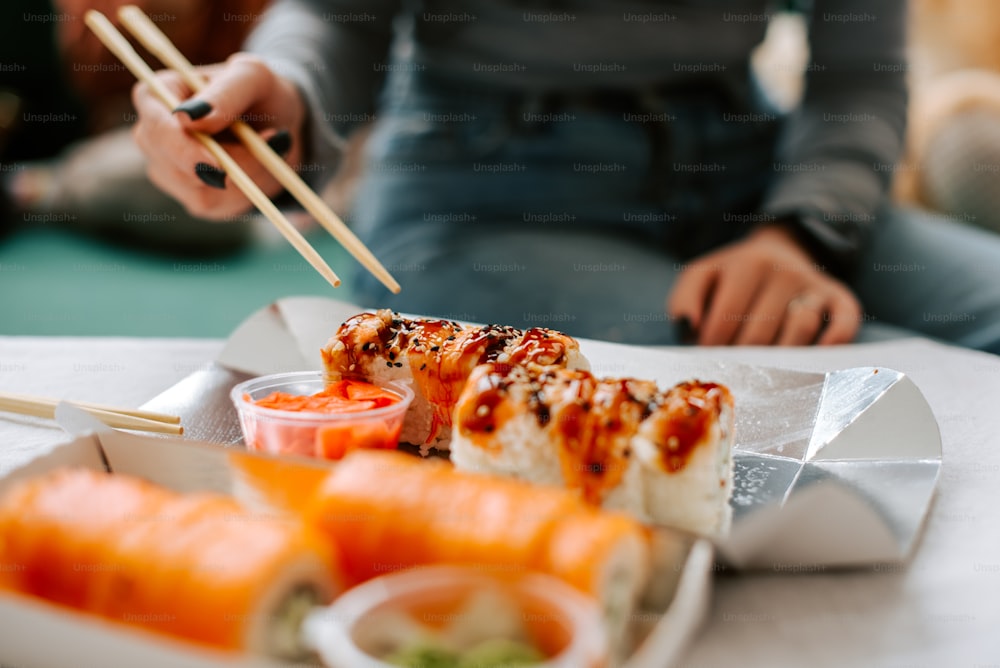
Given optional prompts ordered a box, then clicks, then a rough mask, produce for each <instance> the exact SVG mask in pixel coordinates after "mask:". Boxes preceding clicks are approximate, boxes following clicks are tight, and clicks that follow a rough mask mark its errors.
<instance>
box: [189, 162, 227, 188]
mask: <svg viewBox="0 0 1000 668" xmlns="http://www.w3.org/2000/svg"><path fill="white" fill-rule="evenodd" d="M194 173H195V175H197V177H198V178H199V179H201V181H202V183H204V184H205V185H206V186H211V187H213V188H218V189H219V190H225V189H226V173H225V172H224V171H222V170H221V169H219V168H218V167H213V166H212V165H210V164H208V163H206V162H199V163H198V164H197V165H195V166H194Z"/></svg>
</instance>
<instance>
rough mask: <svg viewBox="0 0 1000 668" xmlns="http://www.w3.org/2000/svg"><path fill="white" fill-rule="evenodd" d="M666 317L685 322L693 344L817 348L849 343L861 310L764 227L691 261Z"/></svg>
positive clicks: (800, 252)
mask: <svg viewBox="0 0 1000 668" xmlns="http://www.w3.org/2000/svg"><path fill="white" fill-rule="evenodd" d="M667 312H668V313H669V314H670V315H671V316H672V317H673V318H674V319H682V318H686V319H687V320H688V321H689V322H690V324H691V327H692V329H693V331H694V332H696V334H697V343H698V344H699V345H733V344H735V345H808V344H813V343H816V344H820V345H823V344H836V343H847V342H849V341H851V340H852V339H853V338H854V335H855V334H856V333H857V330H858V327H859V324H860V319H861V304H860V303H859V302H858V300H857V298H856V297H855V296H854V294H853V293H851V291H850V290H849V289H848V288H847V286H845V285H844V284H843V283H841V282H840V281H838V280H837V279H835V278H833V277H831V276H829V275H828V274H826V273H825V272H824V271H823V269H822V267H820V266H818V265H817V264H816V263H815V261H814V260H813V258H812V257H811V256H810V255H809V253H807V252H806V250H805V249H803V248H802V247H801V246H800V245H799V243H798V242H797V241H796V240H795V238H794V236H793V235H792V233H791V232H790V231H788V230H786V229H784V228H782V227H779V226H776V225H771V226H766V227H761V228H759V229H757V230H755V231H754V232H752V233H751V234H749V235H748V236H747V237H746V238H744V239H742V240H740V241H737V242H735V243H732V244H730V245H728V246H724V247H723V248H720V249H719V250H716V251H713V252H711V253H709V254H707V255H704V256H702V257H700V258H698V259H696V260H695V261H693V262H691V263H690V264H689V265H688V266H687V267H686V268H685V269H684V271H683V272H682V273H681V275H680V276H679V277H678V279H677V283H676V285H675V286H674V289H673V291H672V292H671V294H670V296H669V298H668V300H667Z"/></svg>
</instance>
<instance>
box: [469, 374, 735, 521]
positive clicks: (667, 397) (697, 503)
mask: <svg viewBox="0 0 1000 668" xmlns="http://www.w3.org/2000/svg"><path fill="white" fill-rule="evenodd" d="M453 434H454V435H453V438H452V443H451V459H452V462H453V463H454V464H455V466H456V467H457V468H459V469H463V470H470V471H477V472H484V473H493V474H501V475H507V476H513V477H516V478H521V479H524V480H528V481H531V482H535V483H539V484H551V485H559V486H563V487H567V488H569V489H571V490H574V491H575V492H576V493H577V494H579V495H580V496H581V497H582V498H583V499H584V500H586V501H588V502H590V503H592V504H593V505H596V506H601V507H604V508H613V509H619V510H625V511H627V512H629V513H631V514H632V515H633V516H635V517H636V518H638V519H640V520H641V521H644V522H649V523H655V524H662V525H667V526H672V527H675V528H680V529H685V530H689V531H693V532H696V533H701V534H709V535H712V534H718V533H720V532H723V531H725V530H726V529H727V528H728V525H729V518H730V514H731V511H730V508H729V496H730V493H731V489H732V477H733V470H732V444H733V399H732V396H731V394H730V392H729V390H728V389H726V388H725V387H724V386H721V385H717V384H714V383H702V382H697V381H692V382H687V383H681V384H679V385H677V386H675V387H672V388H670V389H668V390H665V391H664V390H660V389H659V388H658V387H657V385H656V383H655V382H653V381H649V380H639V379H632V378H616V379H600V378H596V377H595V376H593V375H592V374H591V373H590V372H588V371H583V370H570V369H564V368H559V367H541V366H533V365H527V366H511V365H508V364H499V363H491V364H484V365H482V366H480V367H477V368H476V369H475V370H474V371H473V372H472V374H471V375H470V378H469V381H468V383H467V384H466V386H465V390H464V392H463V393H462V395H461V396H460V397H459V399H458V402H457V404H456V407H455V415H454V429H453Z"/></svg>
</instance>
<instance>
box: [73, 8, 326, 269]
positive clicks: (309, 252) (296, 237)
mask: <svg viewBox="0 0 1000 668" xmlns="http://www.w3.org/2000/svg"><path fill="white" fill-rule="evenodd" d="M84 21H85V22H86V24H87V27H89V28H90V29H91V30H92V31H93V32H94V34H95V35H97V37H98V39H100V40H101V42H103V43H104V45H105V46H106V47H108V49H110V50H111V52H112V53H114V54H115V56H117V57H118V60H120V61H121V62H122V64H124V65H125V67H127V68H128V69H129V70H130V71H131V72H132V74H133V75H135V77H136V78H137V79H139V81H142V82H143V83H145V84H146V85H148V86H149V87H150V89H151V90H152V91H153V93H154V94H155V95H156V96H157V97H158V98H160V101H161V102H163V103H164V104H165V105H167V107H168V108H170V109H174V108H176V107H177V105H178V104H180V100H178V99H177V98H176V97H175V96H174V94H173V93H172V92H170V90H169V89H168V88H167V87H166V86H164V85H163V83H162V82H161V81H160V80H159V79H158V78H157V77H156V75H155V74H154V73H153V70H151V69H150V68H149V65H147V64H146V62H145V61H144V60H143V59H142V58H141V57H140V56H139V54H138V53H136V51H135V49H133V48H132V45H131V44H129V42H128V40H127V39H125V37H124V36H123V35H122V34H121V33H120V32H118V29H117V28H115V27H114V25H112V24H111V21H109V20H108V19H107V17H106V16H104V14H101V13H100V12H98V11H96V10H93V9H91V10H89V11H87V13H86V15H85V18H84ZM194 137H195V138H196V139H197V140H198V141H200V142H201V143H202V144H203V145H204V146H205V148H207V149H208V151H209V153H211V154H212V155H213V156H214V157H215V159H216V160H218V161H219V164H220V165H222V169H223V170H224V171H225V172H226V175H227V176H228V177H229V179H230V180H231V181H232V182H233V183H234V184H236V187H238V188H239V189H240V190H241V191H242V192H243V194H244V195H246V196H247V199H249V200H250V201H251V202H252V203H253V204H254V206H256V207H257V208H258V209H259V210H260V212H261V213H263V214H264V215H265V216H267V218H268V220H270V221H271V222H272V223H273V224H274V226H275V227H276V228H278V231H279V232H281V234H282V235H283V236H284V237H285V239H287V240H288V243H290V244H291V245H292V246H293V247H294V248H295V250H297V251H298V252H299V254H300V255H302V257H303V258H305V260H306V261H307V262H308V263H309V264H311V265H312V266H313V268H314V269H315V270H316V271H318V272H319V273H320V275H321V276H322V277H323V278H325V279H326V280H327V282H328V283H330V285H332V286H333V287H338V286H339V285H340V278H338V277H337V274H335V273H334V271H333V269H331V268H330V267H329V265H327V263H326V262H325V261H324V260H323V258H322V257H320V254H319V253H317V252H316V249H315V248H313V247H312V246H310V245H309V242H308V241H306V240H305V237H303V236H302V235H301V234H300V233H299V231H298V230H297V229H295V227H294V226H293V225H292V224H291V223H290V222H289V221H288V219H287V218H285V216H284V215H283V214H282V213H281V211H279V210H278V207H276V206H275V205H274V203H273V202H272V201H271V200H270V198H268V196H267V195H265V194H264V191H262V190H261V189H260V188H259V187H258V186H257V184H256V183H254V182H253V179H251V178H250V177H249V176H248V175H247V173H246V172H244V171H243V169H242V168H241V167H240V166H239V164H238V163H237V162H236V161H235V160H233V158H232V157H231V156H230V155H229V154H228V153H226V150H225V149H224V148H222V146H220V145H219V143H218V142H217V141H215V140H214V139H212V138H211V137H209V136H208V135H206V134H203V133H200V132H196V133H194Z"/></svg>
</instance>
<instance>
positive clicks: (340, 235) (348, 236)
mask: <svg viewBox="0 0 1000 668" xmlns="http://www.w3.org/2000/svg"><path fill="white" fill-rule="evenodd" d="M118 18H119V19H121V22H122V24H123V25H124V26H125V27H126V28H128V30H129V32H130V33H132V35H133V36H134V37H135V38H136V39H138V40H139V42H140V43H142V45H143V46H144V47H146V48H147V49H148V50H149V52H150V53H152V54H153V55H155V56H156V57H157V58H159V59H160V60H161V61H162V62H163V64H164V65H166V66H167V67H169V68H171V69H172V70H174V71H175V72H177V73H178V74H180V76H181V78H183V79H184V82H185V83H187V85H188V86H190V87H191V89H192V90H194V91H196V92H197V91H200V90H201V89H203V88H204V87H205V86H206V85H207V84H208V81H207V80H206V79H205V77H203V76H202V75H201V74H200V73H198V71H197V70H195V68H194V66H193V65H192V64H191V62H190V61H189V60H188V59H187V58H185V57H184V54H182V53H181V52H180V51H179V50H178V49H177V47H175V46H174V45H173V43H172V42H171V41H170V38H168V37H167V36H166V35H165V34H163V32H162V31H161V30H160V29H159V28H158V27H157V26H156V24H155V23H153V21H152V20H150V18H149V17H148V16H146V14H145V13H144V12H143V11H142V10H141V9H139V8H138V7H136V6H135V5H125V6H123V7H120V8H119V9H118ZM230 129H231V130H232V131H233V134H235V135H236V137H237V138H238V139H239V140H240V141H241V142H243V144H244V145H245V146H246V147H247V149H248V150H249V151H250V153H251V155H253V156H254V157H255V158H257V160H259V161H260V163H261V164H262V165H263V166H264V167H265V168H266V169H267V171H269V172H270V173H271V174H272V175H273V176H274V177H275V178H276V179H277V180H278V182H279V183H281V185H283V186H284V187H285V189H286V190H287V191H288V192H289V193H291V195H292V196H293V197H295V199H296V200H298V202H299V203H300V204H302V206H303V207H305V209H306V211H308V212H309V213H311V214H312V215H313V217H314V218H315V219H316V220H317V221H318V222H319V223H320V225H322V226H323V227H324V228H325V229H326V231H327V232H329V233H330V234H331V235H332V236H333V237H334V238H335V239H336V240H337V241H339V242H340V244H341V245H342V246H343V247H344V249H346V250H347V252H348V253H350V254H351V255H352V256H354V258H355V259H356V260H357V261H358V262H360V263H361V264H362V266H364V267H365V269H367V270H368V271H369V272H371V273H372V275H373V276H375V278H377V279H378V280H379V281H381V282H382V285H384V286H385V287H387V288H389V290H391V291H392V292H393V293H396V294H398V293H399V291H400V287H399V283H398V282H396V279H394V278H393V277H392V274H390V273H389V272H388V270H386V268H385V267H384V266H382V264H381V263H380V262H379V261H378V259H377V258H376V257H375V256H374V255H373V254H372V252H371V251H370V250H368V247H367V246H365V245H364V243H362V242H361V240H360V239H358V237H357V236H355V234H354V233H353V232H352V231H351V230H350V228H348V227H347V225H345V224H344V221H342V220H341V219H340V217H339V216H337V214H336V213H334V212H333V210H332V209H330V207H329V206H327V204H326V202H324V201H323V199H322V198H321V197H320V196H319V195H317V194H316V193H315V192H313V191H312V189H310V188H309V186H308V185H306V183H305V181H303V180H302V178H301V177H299V175H298V174H297V173H296V172H295V170H294V169H292V167H291V166H290V165H289V164H288V163H287V162H285V161H284V160H283V159H282V158H281V156H279V155H278V154H277V153H275V152H274V150H273V149H271V147H270V146H268V145H267V142H266V141H264V140H263V139H262V138H261V136H260V135H259V134H257V132H256V131H255V130H254V129H253V128H252V127H250V126H249V125H247V124H246V123H245V122H243V121H236V122H235V123H233V124H232V125H231V126H230Z"/></svg>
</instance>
